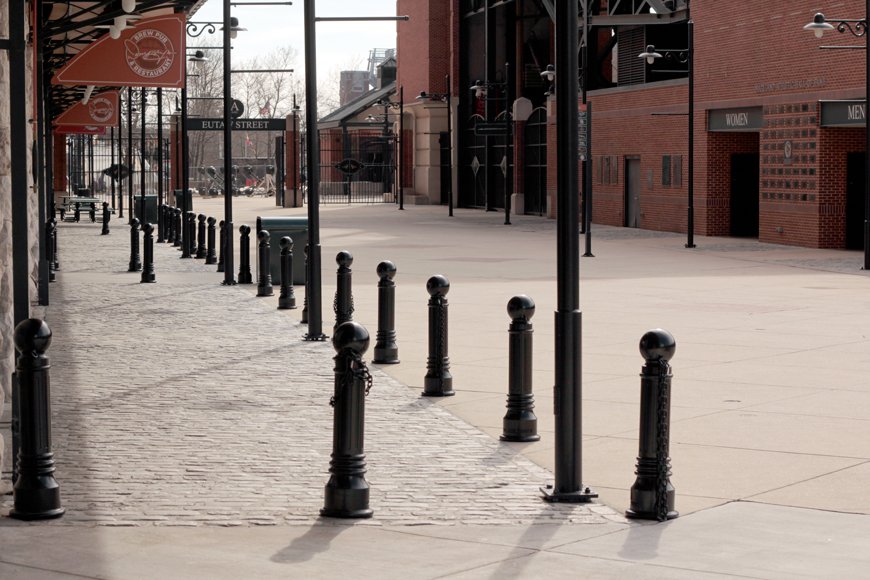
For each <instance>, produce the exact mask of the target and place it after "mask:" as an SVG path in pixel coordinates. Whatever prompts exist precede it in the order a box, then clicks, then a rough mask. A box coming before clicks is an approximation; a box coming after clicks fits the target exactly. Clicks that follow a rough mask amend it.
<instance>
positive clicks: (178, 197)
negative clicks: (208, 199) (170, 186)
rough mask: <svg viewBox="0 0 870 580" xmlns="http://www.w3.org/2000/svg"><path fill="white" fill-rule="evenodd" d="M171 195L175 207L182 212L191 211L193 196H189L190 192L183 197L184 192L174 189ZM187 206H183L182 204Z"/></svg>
mask: <svg viewBox="0 0 870 580" xmlns="http://www.w3.org/2000/svg"><path fill="white" fill-rule="evenodd" d="M172 193H173V194H174V197H175V207H177V208H178V209H181V210H184V211H193V195H192V194H191V190H190V189H188V190H187V195H183V193H184V190H181V189H174V190H172ZM185 202H186V203H187V205H183V204H184V203H185Z"/></svg>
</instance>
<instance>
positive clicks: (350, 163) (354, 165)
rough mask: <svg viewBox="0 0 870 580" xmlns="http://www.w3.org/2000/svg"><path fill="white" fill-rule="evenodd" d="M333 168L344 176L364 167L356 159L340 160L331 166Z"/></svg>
mask: <svg viewBox="0 0 870 580" xmlns="http://www.w3.org/2000/svg"><path fill="white" fill-rule="evenodd" d="M333 167H335V168H336V169H338V170H339V171H341V172H342V173H344V174H345V175H353V174H354V173H356V172H357V171H359V170H360V169H362V168H363V167H365V166H364V165H363V164H362V163H360V162H359V161H357V160H356V159H342V160H341V161H339V162H338V163H336V164H335V165H333Z"/></svg>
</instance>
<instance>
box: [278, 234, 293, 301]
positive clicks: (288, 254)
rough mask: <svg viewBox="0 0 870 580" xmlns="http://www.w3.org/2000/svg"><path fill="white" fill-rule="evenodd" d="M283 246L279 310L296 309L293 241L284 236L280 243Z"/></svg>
mask: <svg viewBox="0 0 870 580" xmlns="http://www.w3.org/2000/svg"><path fill="white" fill-rule="evenodd" d="M278 245H279V246H281V293H280V294H279V295H278V310H293V309H295V308H296V295H295V294H294V293H293V240H292V238H290V236H284V237H282V238H281V241H280V242H279V243H278Z"/></svg>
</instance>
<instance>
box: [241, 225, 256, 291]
mask: <svg viewBox="0 0 870 580" xmlns="http://www.w3.org/2000/svg"><path fill="white" fill-rule="evenodd" d="M239 233H240V234H241V237H240V238H239V284H253V282H254V279H253V277H252V276H251V226H248V225H245V224H242V225H240V226H239Z"/></svg>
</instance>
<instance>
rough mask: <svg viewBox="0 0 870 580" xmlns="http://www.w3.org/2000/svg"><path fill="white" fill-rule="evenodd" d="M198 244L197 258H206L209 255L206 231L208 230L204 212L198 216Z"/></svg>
mask: <svg viewBox="0 0 870 580" xmlns="http://www.w3.org/2000/svg"><path fill="white" fill-rule="evenodd" d="M196 219H197V222H198V226H197V236H196V238H197V245H196V256H195V257H196V259H197V260H204V259H205V257H206V256H207V255H208V249H207V248H206V240H205V232H206V226H205V222H206V217H205V214H204V213H201V214H199V215H198V216H197V217H196Z"/></svg>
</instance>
